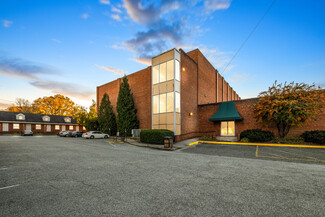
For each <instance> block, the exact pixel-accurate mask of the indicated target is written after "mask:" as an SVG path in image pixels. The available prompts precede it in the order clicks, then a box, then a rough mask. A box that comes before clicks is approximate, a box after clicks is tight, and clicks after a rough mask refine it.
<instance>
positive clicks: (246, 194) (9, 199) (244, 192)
mask: <svg viewBox="0 0 325 217" xmlns="http://www.w3.org/2000/svg"><path fill="white" fill-rule="evenodd" d="M194 150H200V151H196V152H195V151H194ZM213 151H215V149H213V147H212V148H211V147H209V148H208V152H210V153H209V154H207V153H206V152H204V151H203V149H200V146H197V147H191V148H189V149H186V150H183V151H174V152H170V151H161V150H155V149H147V148H141V147H136V146H131V145H128V144H110V143H108V140H103V139H101V140H85V139H82V138H59V137H55V136H44V137H18V136H17V137H12V136H0V216H324V213H325V207H324V195H325V189H324V183H325V165H324V164H320V163H305V162H287V161H283V160H274V159H259V158H254V157H252V158H249V157H243V156H237V155H235V156H225V154H224V155H218V154H217V153H215V154H212V153H211V152H213ZM189 152H191V153H189ZM200 152H201V153H200ZM237 152H238V153H239V152H240V151H237ZM218 153H220V152H218Z"/></svg>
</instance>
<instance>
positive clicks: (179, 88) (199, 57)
mask: <svg viewBox="0 0 325 217" xmlns="http://www.w3.org/2000/svg"><path fill="white" fill-rule="evenodd" d="M127 78H128V81H129V84H130V88H131V92H132V93H133V97H134V103H135V106H136V108H137V111H138V113H137V117H138V119H139V122H140V129H170V130H172V131H174V133H175V135H176V140H177V141H180V140H184V139H188V138H193V137H198V136H203V135H209V136H224V138H226V137H227V136H232V137H235V138H239V134H240V133H241V132H242V131H243V130H246V129H254V128H263V126H261V125H259V124H257V123H256V120H255V118H254V114H253V105H254V103H255V102H256V100H257V98H255V99H244V100H242V99H241V98H240V96H239V95H238V94H237V92H236V91H235V90H234V88H233V87H231V86H230V85H229V83H228V82H227V81H226V80H225V79H224V77H223V76H221V74H220V73H219V72H218V70H216V69H215V68H214V67H213V66H212V64H211V63H210V62H209V61H208V60H207V59H206V57H205V56H204V55H203V54H202V53H201V51H200V50H199V49H195V50H192V51H190V52H187V53H186V52H184V51H183V50H182V49H179V50H177V49H172V50H170V51H167V52H165V53H162V54H160V55H158V56H156V57H153V59H152V65H151V66H149V67H147V68H145V69H143V70H140V71H138V72H135V73H133V74H130V75H128V76H127ZM121 82H122V79H121V78H119V79H117V80H114V81H112V82H109V83H106V84H103V85H101V86H98V87H97V106H98V107H99V104H100V101H101V99H102V97H103V95H104V93H107V94H108V95H109V97H110V101H111V103H112V105H113V109H114V111H115V112H116V104H117V98H118V92H119V87H120V84H121ZM225 102H234V103H233V104H234V106H235V109H237V111H238V114H239V116H240V119H236V120H235V119H234V120H232V119H229V120H225V121H209V118H211V117H212V116H213V115H214V114H215V113H216V112H217V111H218V109H219V108H220V105H221V104H222V103H225ZM324 125H325V114H324V113H323V114H322V115H321V117H320V118H319V119H318V121H317V122H316V121H315V122H310V123H309V125H308V126H310V129H322V130H324ZM271 130H272V131H274V133H275V134H276V133H277V132H276V131H275V129H271ZM303 131H304V129H301V128H294V129H292V131H291V132H290V135H289V136H296V135H300V134H301V133H302V132H303Z"/></svg>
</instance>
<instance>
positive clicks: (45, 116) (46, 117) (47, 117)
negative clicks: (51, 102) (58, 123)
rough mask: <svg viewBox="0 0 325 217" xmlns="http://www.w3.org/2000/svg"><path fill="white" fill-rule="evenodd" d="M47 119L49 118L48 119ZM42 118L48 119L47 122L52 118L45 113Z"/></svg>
mask: <svg viewBox="0 0 325 217" xmlns="http://www.w3.org/2000/svg"><path fill="white" fill-rule="evenodd" d="M46 119H47V120H46ZM42 120H43V121H46V122H50V121H51V118H50V117H49V116H48V115H44V116H43V117H42Z"/></svg>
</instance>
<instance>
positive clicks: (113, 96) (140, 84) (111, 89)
mask: <svg viewBox="0 0 325 217" xmlns="http://www.w3.org/2000/svg"><path fill="white" fill-rule="evenodd" d="M127 78H128V82H129V84H130V88H131V92H132V93H133V99H134V104H135V107H136V108H137V117H138V119H139V122H140V128H141V129H151V67H147V68H146V69H143V70H141V71H138V72H136V73H133V74H130V75H128V76H127ZM121 82H122V79H121V78H119V79H117V80H115V81H112V82H110V83H107V84H104V85H101V86H99V87H97V108H98V107H99V105H100V101H101V99H102V98H103V95H104V93H107V94H108V96H109V99H110V101H111V103H112V106H113V110H114V112H115V113H116V104H117V98H118V93H119V89H120V84H121Z"/></svg>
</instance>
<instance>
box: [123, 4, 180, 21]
mask: <svg viewBox="0 0 325 217" xmlns="http://www.w3.org/2000/svg"><path fill="white" fill-rule="evenodd" d="M123 2H124V7H125V9H126V11H127V13H128V14H129V16H130V17H131V19H132V20H133V21H135V22H137V23H139V24H144V25H148V24H153V23H155V22H157V21H158V20H159V19H160V18H161V16H162V15H164V14H166V13H169V12H171V11H173V10H177V9H178V8H179V6H180V3H179V2H178V1H162V2H161V5H160V7H158V8H155V7H154V3H151V4H147V5H146V7H144V6H143V5H142V4H141V1H140V0H124V1H123Z"/></svg>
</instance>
